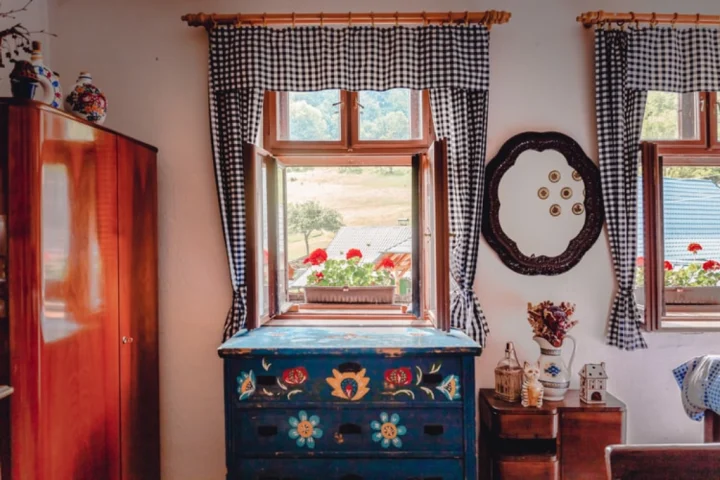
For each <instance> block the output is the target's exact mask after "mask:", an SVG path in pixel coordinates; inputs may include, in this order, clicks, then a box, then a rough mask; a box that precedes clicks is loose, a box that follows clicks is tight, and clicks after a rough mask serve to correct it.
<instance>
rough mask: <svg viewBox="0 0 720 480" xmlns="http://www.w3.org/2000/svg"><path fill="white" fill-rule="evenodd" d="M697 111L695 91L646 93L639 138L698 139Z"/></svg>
mask: <svg viewBox="0 0 720 480" xmlns="http://www.w3.org/2000/svg"><path fill="white" fill-rule="evenodd" d="M699 110H700V109H699V108H698V94H697V93H687V94H679V93H669V92H649V93H648V97H647V103H646V104H645V117H644V120H643V128H642V135H641V138H642V140H697V139H699V138H700V121H699V115H700V111H699Z"/></svg>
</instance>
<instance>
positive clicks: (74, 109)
mask: <svg viewBox="0 0 720 480" xmlns="http://www.w3.org/2000/svg"><path fill="white" fill-rule="evenodd" d="M65 109H66V110H67V111H68V112H70V113H72V114H73V115H75V116H76V117H80V118H82V119H85V120H87V121H89V122H94V123H97V124H98V125H102V124H103V122H105V117H106V116H107V100H106V98H105V95H104V94H103V93H102V92H101V91H100V89H99V88H97V87H96V86H95V85H93V83H92V76H90V74H89V73H87V72H80V76H79V77H78V80H77V83H76V84H75V86H74V87H73V89H72V91H71V92H70V93H69V94H68V96H67V97H66V98H65Z"/></svg>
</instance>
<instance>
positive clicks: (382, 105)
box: [263, 89, 432, 155]
mask: <svg viewBox="0 0 720 480" xmlns="http://www.w3.org/2000/svg"><path fill="white" fill-rule="evenodd" d="M265 99H266V100H265V121H264V139H263V140H264V147H265V148H266V149H267V150H268V151H271V152H272V153H273V154H275V155H281V154H283V155H287V154H306V153H315V154H327V153H353V152H354V153H359V152H362V153H380V152H383V153H386V154H387V153H416V152H418V151H419V150H420V149H425V150H426V149H427V148H428V147H429V146H430V143H431V141H432V131H431V128H430V121H429V117H430V107H429V97H428V95H427V93H426V92H420V91H415V90H409V89H392V90H386V91H382V92H376V91H362V92H346V91H340V90H324V91H320V92H267V94H266V96H265Z"/></svg>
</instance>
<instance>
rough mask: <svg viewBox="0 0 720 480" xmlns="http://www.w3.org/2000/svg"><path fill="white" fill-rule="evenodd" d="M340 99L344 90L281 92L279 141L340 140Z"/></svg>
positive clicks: (279, 99) (279, 97)
mask: <svg viewBox="0 0 720 480" xmlns="http://www.w3.org/2000/svg"><path fill="white" fill-rule="evenodd" d="M340 98H341V96H340V90H322V91H320V92H278V94H277V105H278V116H277V118H278V126H277V127H278V128H277V131H278V140H291V141H307V142H310V141H338V140H340V139H341V130H340Z"/></svg>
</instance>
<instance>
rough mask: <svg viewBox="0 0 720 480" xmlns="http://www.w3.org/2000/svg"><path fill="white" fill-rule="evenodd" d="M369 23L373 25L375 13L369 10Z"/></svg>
mask: <svg viewBox="0 0 720 480" xmlns="http://www.w3.org/2000/svg"><path fill="white" fill-rule="evenodd" d="M370 25H372V26H373V27H374V26H375V14H374V13H373V12H370Z"/></svg>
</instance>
